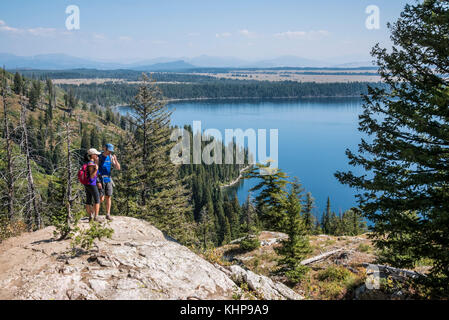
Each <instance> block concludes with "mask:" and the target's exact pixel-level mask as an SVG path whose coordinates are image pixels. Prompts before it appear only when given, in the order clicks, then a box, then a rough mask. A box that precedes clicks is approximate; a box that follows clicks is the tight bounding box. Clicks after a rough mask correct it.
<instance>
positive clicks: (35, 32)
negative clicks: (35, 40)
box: [0, 20, 57, 36]
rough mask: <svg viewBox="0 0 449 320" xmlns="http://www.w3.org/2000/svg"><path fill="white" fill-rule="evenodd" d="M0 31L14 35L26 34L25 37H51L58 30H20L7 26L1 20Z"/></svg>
mask: <svg viewBox="0 0 449 320" xmlns="http://www.w3.org/2000/svg"><path fill="white" fill-rule="evenodd" d="M0 31H3V32H8V33H13V34H24V35H32V36H51V35H54V34H55V33H56V31H57V30H56V29H54V28H43V27H37V28H30V29H19V28H14V27H10V26H8V25H7V24H6V22H5V21H3V20H0Z"/></svg>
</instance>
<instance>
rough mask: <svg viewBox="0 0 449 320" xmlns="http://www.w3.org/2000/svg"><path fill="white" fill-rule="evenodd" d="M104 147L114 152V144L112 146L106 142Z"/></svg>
mask: <svg viewBox="0 0 449 320" xmlns="http://www.w3.org/2000/svg"><path fill="white" fill-rule="evenodd" d="M105 147H106V149H107V150H108V151H111V152H114V146H113V145H112V144H110V143H107V144H106V145H105Z"/></svg>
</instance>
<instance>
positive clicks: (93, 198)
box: [84, 185, 100, 206]
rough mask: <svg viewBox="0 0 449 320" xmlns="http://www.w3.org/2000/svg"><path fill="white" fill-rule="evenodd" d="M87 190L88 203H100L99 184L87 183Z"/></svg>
mask: <svg viewBox="0 0 449 320" xmlns="http://www.w3.org/2000/svg"><path fill="white" fill-rule="evenodd" d="M84 188H85V190H86V204H87V205H90V206H91V205H93V204H94V203H95V204H96V203H100V192H99V191H98V187H97V186H91V185H87V186H84Z"/></svg>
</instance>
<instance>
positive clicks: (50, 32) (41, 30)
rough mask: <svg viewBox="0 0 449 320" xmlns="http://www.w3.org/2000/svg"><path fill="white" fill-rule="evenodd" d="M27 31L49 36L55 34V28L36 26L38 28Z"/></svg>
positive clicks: (32, 33)
mask: <svg viewBox="0 0 449 320" xmlns="http://www.w3.org/2000/svg"><path fill="white" fill-rule="evenodd" d="M27 32H28V33H29V34H31V35H33V36H51V35H54V34H55V32H56V29H53V28H41V27H38V28H33V29H28V30H27Z"/></svg>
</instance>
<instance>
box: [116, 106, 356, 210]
mask: <svg viewBox="0 0 449 320" xmlns="http://www.w3.org/2000/svg"><path fill="white" fill-rule="evenodd" d="M361 106H362V100H361V99H358V98H314V99H302V100H299V101H298V100H263V101H260V100H203V101H188V102H186V101H183V102H175V103H170V104H169V108H170V110H172V111H173V115H172V124H173V125H178V126H180V127H182V126H184V125H185V124H190V125H192V122H193V121H201V126H202V130H205V129H209V128H214V129H218V130H220V131H221V133H222V135H223V137H224V136H225V129H237V128H241V129H243V130H246V129H248V128H253V129H255V130H256V132H257V129H267V132H269V129H278V132H279V138H278V141H279V148H278V160H279V163H278V166H279V168H281V169H282V170H283V171H285V172H286V173H287V174H288V175H289V176H291V177H295V176H296V177H298V178H299V179H300V181H301V183H302V185H303V187H304V188H305V189H306V191H310V192H311V193H312V195H313V197H314V198H315V200H316V209H315V211H316V213H317V214H321V213H322V212H323V210H324V209H325V206H326V200H327V197H330V199H331V205H332V209H333V211H335V212H337V213H338V212H340V211H344V210H347V209H349V208H351V207H353V206H355V205H356V201H355V198H354V194H355V191H354V190H352V189H350V188H349V187H347V186H344V185H341V184H340V183H339V182H338V181H337V179H336V178H335V177H334V173H335V172H336V171H337V170H346V169H349V168H351V170H352V171H354V172H358V170H354V168H352V167H349V166H348V161H347V157H346V155H345V150H346V149H347V148H350V149H351V150H356V148H357V145H358V143H359V142H360V139H361V137H362V135H361V133H360V132H359V131H358V130H357V128H358V116H359V114H360V113H361V112H362V107H361ZM128 110H129V109H128V108H126V107H121V108H120V111H121V112H122V113H126V112H127V111H128ZM268 137H269V134H267V139H268ZM268 151H269V147H267V152H268ZM255 183H256V181H251V180H249V181H248V180H245V181H242V182H241V183H239V184H238V185H236V186H235V187H232V189H231V190H229V191H230V192H233V191H234V190H235V191H236V192H237V195H238V197H239V199H240V201H241V202H243V201H244V200H245V199H246V197H247V195H248V190H249V189H250V188H251V187H253V186H254V185H255Z"/></svg>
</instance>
